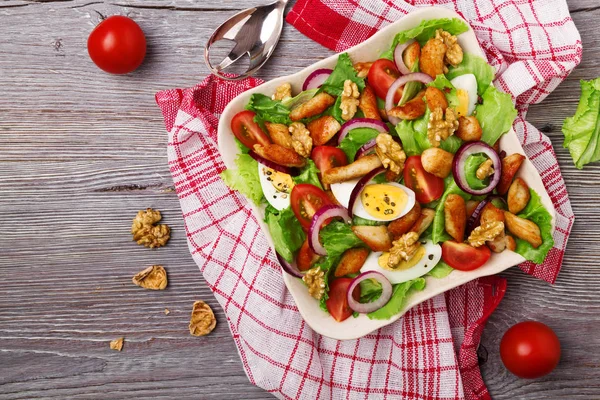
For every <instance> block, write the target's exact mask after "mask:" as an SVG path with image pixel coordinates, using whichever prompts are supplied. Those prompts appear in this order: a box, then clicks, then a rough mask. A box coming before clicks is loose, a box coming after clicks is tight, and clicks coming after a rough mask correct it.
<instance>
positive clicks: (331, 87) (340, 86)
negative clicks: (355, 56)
mask: <svg viewBox="0 0 600 400" xmlns="http://www.w3.org/2000/svg"><path fill="white" fill-rule="evenodd" d="M347 79H350V80H351V81H352V82H354V83H356V86H358V90H360V91H361V92H362V91H363V89H364V88H365V79H364V78H359V76H358V73H357V72H356V70H355V69H354V66H353V64H352V60H351V59H350V56H349V55H348V53H342V54H340V55H339V57H338V61H337V64H336V65H335V68H334V69H333V72H332V73H331V75H329V77H328V78H327V80H326V81H325V82H323V85H321V88H320V89H319V91H325V92H327V93H329V94H331V95H333V96H340V95H341V94H342V91H343V90H344V82H345V81H346V80H347Z"/></svg>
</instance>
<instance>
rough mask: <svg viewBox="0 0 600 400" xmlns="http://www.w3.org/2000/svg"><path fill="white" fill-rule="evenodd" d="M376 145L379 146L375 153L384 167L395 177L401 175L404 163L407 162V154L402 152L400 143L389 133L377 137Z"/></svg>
mask: <svg viewBox="0 0 600 400" xmlns="http://www.w3.org/2000/svg"><path fill="white" fill-rule="evenodd" d="M375 143H376V144H377V145H376V147H375V153H377V157H379V160H381V163H382V164H383V166H384V167H385V168H387V169H389V170H390V171H392V172H393V173H394V174H395V175H400V174H401V173H402V170H403V169H404V161H406V153H405V152H404V150H402V146H400V143H398V142H396V141H395V140H394V138H393V137H392V135H390V134H388V133H380V134H379V135H377V138H375Z"/></svg>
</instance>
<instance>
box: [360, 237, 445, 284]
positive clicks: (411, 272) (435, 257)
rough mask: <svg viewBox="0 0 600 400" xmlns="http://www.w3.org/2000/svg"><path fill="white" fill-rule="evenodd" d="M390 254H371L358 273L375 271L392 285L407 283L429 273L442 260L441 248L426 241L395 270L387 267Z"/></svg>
mask: <svg viewBox="0 0 600 400" xmlns="http://www.w3.org/2000/svg"><path fill="white" fill-rule="evenodd" d="M389 257H390V253H388V252H372V253H371V254H369V256H368V257H367V259H366V260H365V263H364V264H363V266H362V268H361V269H360V272H367V271H377V272H380V273H382V274H383V275H384V276H385V277H386V278H387V279H388V280H389V281H390V282H391V283H392V284H396V283H402V282H407V281H410V280H413V279H416V278H418V277H420V276H423V275H425V274H426V273H428V272H429V271H431V270H432V269H433V268H434V267H435V266H436V265H437V263H438V262H440V259H441V258H442V246H440V245H439V244H434V243H433V242H432V241H430V240H427V241H425V242H422V243H421V246H420V247H419V248H418V249H417V252H416V253H415V255H414V256H413V258H411V259H410V260H409V261H402V262H401V263H400V264H399V265H397V266H396V267H395V268H390V267H388V265H387V262H388V258H389Z"/></svg>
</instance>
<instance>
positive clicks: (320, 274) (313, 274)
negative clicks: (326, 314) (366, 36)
mask: <svg viewBox="0 0 600 400" xmlns="http://www.w3.org/2000/svg"><path fill="white" fill-rule="evenodd" d="M302 280H303V281H304V283H305V284H306V286H307V287H308V293H309V294H310V295H311V296H312V297H314V298H315V299H317V300H321V297H323V295H324V294H325V272H324V271H323V270H322V269H321V267H316V268H312V269H309V270H308V272H306V274H304V276H303V277H302Z"/></svg>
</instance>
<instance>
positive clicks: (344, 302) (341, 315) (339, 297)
mask: <svg viewBox="0 0 600 400" xmlns="http://www.w3.org/2000/svg"><path fill="white" fill-rule="evenodd" d="M352 280H353V279H352V278H337V279H335V280H333V281H331V282H329V298H328V299H327V300H325V305H326V306H327V311H329V314H331V316H332V317H333V319H335V320H336V321H337V322H342V321H343V320H345V319H346V318H348V317H350V316H351V315H352V313H353V311H352V309H351V308H350V306H349V305H348V297H346V294H347V293H348V288H349V287H350V284H351V283H352ZM352 297H354V299H355V300H358V299H360V285H358V286H356V288H355V289H354V291H353V292H352Z"/></svg>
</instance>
